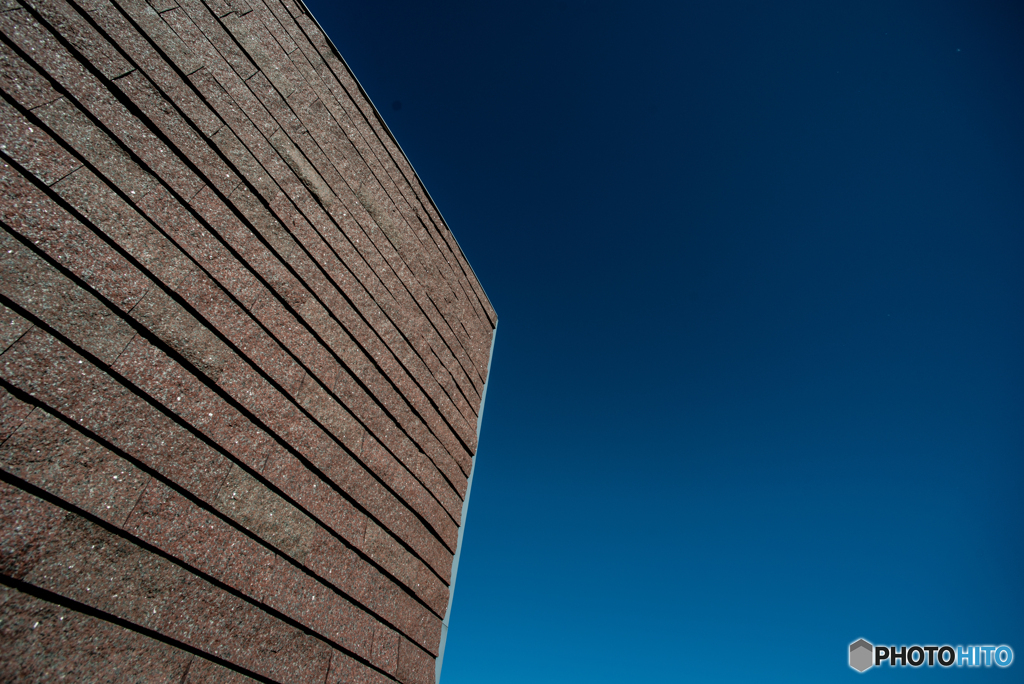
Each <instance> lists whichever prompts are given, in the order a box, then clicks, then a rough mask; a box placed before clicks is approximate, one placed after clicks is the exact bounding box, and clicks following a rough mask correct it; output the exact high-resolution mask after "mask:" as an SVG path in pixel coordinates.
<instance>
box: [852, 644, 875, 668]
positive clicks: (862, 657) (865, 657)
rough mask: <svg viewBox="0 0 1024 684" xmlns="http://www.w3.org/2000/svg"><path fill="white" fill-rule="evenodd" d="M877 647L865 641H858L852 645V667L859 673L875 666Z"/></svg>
mask: <svg viewBox="0 0 1024 684" xmlns="http://www.w3.org/2000/svg"><path fill="white" fill-rule="evenodd" d="M874 656H875V647H874V646H872V645H871V644H869V643H868V642H866V641H864V640H863V639H857V641H854V642H853V643H852V644H850V667H852V668H853V669H854V670H856V671H857V672H863V671H864V670H866V669H868V668H869V667H871V666H872V665H873V664H874V662H873V661H874V659H875V658H874Z"/></svg>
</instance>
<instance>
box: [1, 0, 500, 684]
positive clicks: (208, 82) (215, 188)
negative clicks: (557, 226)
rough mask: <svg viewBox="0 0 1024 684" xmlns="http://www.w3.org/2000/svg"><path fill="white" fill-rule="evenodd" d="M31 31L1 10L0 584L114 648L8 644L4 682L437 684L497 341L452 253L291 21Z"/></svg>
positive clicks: (156, 1) (243, 5)
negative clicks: (25, 591)
mask: <svg viewBox="0 0 1024 684" xmlns="http://www.w3.org/2000/svg"><path fill="white" fill-rule="evenodd" d="M31 3H32V5H31V6H32V7H33V10H32V11H31V12H26V11H25V10H24V9H20V6H19V5H18V4H17V3H13V4H12V3H8V4H6V5H4V6H3V8H2V9H4V10H6V11H4V12H0V33H3V35H4V37H5V41H6V42H3V43H0V67H2V69H0V71H2V74H0V89H3V90H4V91H5V93H6V94H7V95H6V96H7V97H8V101H7V103H6V104H4V103H3V102H0V127H2V128H3V129H4V130H5V131H6V134H5V136H4V139H5V141H6V143H5V145H6V146H5V147H4V149H3V150H0V152H2V153H3V154H4V155H6V156H7V159H8V160H9V161H10V163H9V164H4V163H3V162H2V161H0V211H2V213H3V218H4V224H5V228H3V229H2V230H0V243H2V244H0V248H2V249H0V257H2V258H0V269H2V273H0V275H2V277H0V290H2V291H3V293H4V295H5V296H6V297H8V298H9V299H10V300H11V301H13V302H14V304H12V306H14V307H15V308H16V309H17V311H13V310H10V309H6V308H0V317H2V320H0V323H2V326H0V354H2V358H0V378H2V379H3V380H4V382H5V383H7V384H6V385H5V386H8V385H9V386H13V388H14V389H12V390H11V391H12V392H14V393H15V394H14V395H12V394H11V393H9V392H6V391H0V410H2V415H3V418H4V420H3V421H2V426H0V467H2V468H3V469H4V470H5V471H6V472H7V473H8V475H7V477H9V478H13V481H15V482H20V483H23V484H21V485H19V486H15V487H11V486H9V485H5V486H4V488H0V502H3V503H2V504H0V510H2V511H3V515H4V516H5V520H4V522H5V523H6V524H5V527H4V529H5V530H6V531H5V532H2V533H0V550H2V554H0V558H3V563H4V564H5V565H4V567H5V568H10V572H12V573H15V575H16V576H18V577H23V578H25V579H26V580H27V581H29V582H31V583H34V584H36V586H39V587H41V588H42V589H43V590H45V591H52V592H55V593H56V595H57V596H58V597H60V598H59V600H60V601H68V600H72V601H81V602H82V603H85V604H86V605H88V606H91V607H92V608H94V609H96V610H99V611H105V612H106V613H109V614H111V615H113V616H116V617H117V618H118V619H121V620H126V621H128V624H130V625H134V627H133V628H132V629H128V630H125V629H124V628H122V627H117V628H116V629H115V628H113V627H111V626H110V623H108V622H104V621H103V620H99V621H95V620H96V619H95V618H89V619H88V620H86V621H85V622H81V619H82V617H83V616H78V617H79V620H80V622H78V623H75V624H76V625H77V624H86V623H88V624H89V627H88V630H87V631H85V632H82V631H74V630H72V631H66V630H51V629H49V627H48V626H47V627H44V626H39V627H38V629H37V630H32V634H33V635H46V636H45V639H46V640H47V643H46V644H41V643H39V642H33V643H29V642H30V641H31V638H29V640H28V641H26V637H25V636H24V634H23V633H24V632H25V630H24V625H23V623H18V624H19V625H22V626H21V627H19V629H21V630H22V632H20V633H19V634H21V636H17V643H18V644H20V645H19V646H18V650H16V653H17V654H19V655H18V656H17V662H18V663H21V664H24V663H29V665H28V666H27V667H28V669H27V670H17V672H19V673H21V672H26V673H31V674H27V675H25V677H22V675H21V674H19V675H18V676H19V677H22V678H26V677H28V678H31V677H35V676H36V674H35V673H36V672H42V673H46V676H54V677H56V676H60V675H66V676H67V677H78V678H79V679H90V680H93V679H104V678H107V677H109V675H108V674H107V673H108V672H113V673H118V676H121V675H123V677H122V678H129V679H141V680H147V681H149V680H152V681H162V678H163V677H165V675H166V676H168V677H173V678H174V680H175V681H181V682H189V681H193V682H201V681H209V682H218V681H224V682H228V681H231V682H234V681H243V680H246V679H248V678H247V676H246V675H247V673H249V674H253V675H258V676H260V677H264V678H269V679H272V680H275V681H316V682H323V681H328V682H336V681H364V682H376V681H394V680H395V679H397V680H398V681H402V682H417V683H418V682H428V681H431V680H432V678H433V671H434V662H433V661H434V657H435V656H436V655H437V653H438V648H439V640H440V633H441V624H440V621H441V616H442V615H443V614H444V611H445V609H446V607H447V604H448V597H449V588H448V586H447V582H448V581H449V580H450V576H451V563H452V559H453V554H452V552H453V551H454V550H455V544H456V542H457V538H458V528H457V521H459V520H460V519H461V513H462V497H463V496H464V495H465V490H466V486H467V475H468V473H469V472H470V468H471V467H472V454H473V453H474V452H475V450H476V438H477V436H476V426H477V414H478V411H479V407H480V399H481V393H482V390H483V384H484V381H485V374H486V366H487V361H488V355H489V353H490V341H491V338H492V336H493V329H494V325H495V323H496V320H497V319H496V316H495V315H494V311H493V308H492V307H491V306H490V303H489V302H488V301H487V299H486V295H484V293H483V290H482V288H481V287H480V285H479V282H478V281H477V280H476V277H475V275H474V274H473V273H472V270H471V269H470V268H469V266H468V263H467V262H466V260H465V257H464V255H463V254H462V253H461V250H459V248H458V246H457V244H456V243H455V242H454V238H453V237H452V236H451V232H450V231H449V230H448V228H447V226H446V225H445V224H444V222H443V220H442V219H441V217H440V214H439V213H438V212H437V210H436V208H435V207H434V206H433V203H432V202H431V201H430V199H429V196H428V195H426V191H425V190H424V189H423V187H422V184H421V183H420V180H419V178H418V177H416V175H415V173H414V172H413V171H412V167H411V166H410V165H409V163H408V161H407V160H406V159H405V157H404V155H402V154H401V152H400V150H399V149H398V147H397V144H396V143H395V141H394V140H393V139H392V138H391V136H390V134H389V133H388V132H387V131H386V130H385V128H384V127H383V124H382V122H381V120H380V118H379V116H378V115H377V113H376V112H375V111H374V109H373V107H372V105H371V104H370V103H369V101H368V100H367V99H366V98H365V96H364V94H363V93H362V91H361V89H360V88H359V87H358V84H356V82H355V80H354V78H353V76H352V75H351V73H349V71H348V69H347V67H346V66H345V65H344V64H343V63H342V62H341V60H340V59H339V58H338V56H337V54H336V53H335V51H334V49H333V46H331V45H330V43H329V41H328V40H327V39H326V37H325V36H324V35H323V33H322V32H321V31H320V29H319V27H318V26H316V24H315V22H313V21H312V19H311V17H310V16H309V14H308V12H307V11H306V10H305V8H304V7H303V6H301V5H299V4H296V3H295V2H294V0H208V1H206V2H203V1H201V0H152V1H151V2H146V1H145V0H113V1H112V0H31ZM34 13H35V14H34ZM8 42H9V43H10V44H12V45H13V46H15V47H14V48H13V49H12V48H11V47H10V46H9V45H8ZM50 79H53V82H55V83H56V84H58V86H59V88H58V89H63V91H62V92H65V93H66V95H65V97H60V96H59V94H58V92H57V90H55V89H54V87H53V86H52V85H51V81H50ZM30 110H31V111H30ZM40 122H41V125H40ZM22 174H24V175H22ZM18 311H20V312H24V313H25V315H26V316H29V317H31V318H32V320H39V321H40V326H41V329H40V328H35V329H34V328H32V326H31V324H30V322H29V321H28V320H26V319H25V318H23V317H22V316H21V315H19V313H18ZM50 329H52V330H54V331H57V333H59V336H60V338H61V339H62V340H66V341H67V344H65V343H64V342H61V341H59V340H58V339H55V338H53V337H51V336H50V335H49V334H48V333H47V332H46V330H50ZM69 345H70V346H69ZM79 350H82V351H85V352H88V354H86V355H85V356H83V355H81V354H80V353H79ZM21 393H25V394H24V395H23V394H21ZM15 395H16V396H21V397H24V396H25V395H28V397H29V398H28V400H27V401H21V400H19V399H18V398H16V396H15ZM33 407H35V408H33ZM107 447H109V448H107ZM147 469H152V470H147ZM153 471H155V472H156V473H159V477H155V478H154V477H150V475H149V474H147V473H150V472H153ZM115 476H116V478H117V479H115ZM19 487H26V488H28V489H30V490H32V491H37V490H36V489H33V488H34V487H39V488H41V489H42V490H43V491H45V492H47V494H46V495H45V496H46V497H52V499H49V498H48V499H46V501H51V500H52V501H54V502H55V503H59V504H60V505H59V506H54V505H52V504H50V503H45V502H44V501H42V500H40V499H38V498H36V497H34V496H32V495H29V494H27V493H26V492H19ZM11 502H14V503H11ZM60 506H66V507H67V508H69V509H74V510H84V511H87V512H88V515H95V516H98V519H101V520H105V521H107V522H108V523H110V524H112V525H114V527H112V528H103V527H102V526H97V525H94V524H92V523H90V522H87V521H86V520H84V519H82V518H80V517H78V516H77V515H74V514H71V513H69V512H68V511H67V510H64V509H61V508H60ZM91 519H96V518H91ZM47 521H49V522H47ZM118 525H123V527H122V528H121V530H122V531H121V532H112V531H109V530H116V526H118ZM123 535H127V536H123ZM136 542H138V543H136ZM140 544H141V546H140ZM153 548H155V549H157V550H159V553H156V554H155V553H152V552H151V551H150V550H147V549H153ZM160 554H168V557H163V556H161V555H160ZM203 577H209V578H210V579H211V581H212V583H211V582H207V581H206V580H205V579H203ZM225 587H227V588H229V589H225ZM232 592H238V593H232ZM6 600H7V599H5V598H3V597H0V611H2V610H3V607H2V605H3V602H4V601H6ZM19 600H20V599H19ZM33 600H35V599H33ZM15 603H16V601H15ZM11 605H12V606H13V605H15V604H14V603H12V604H11ZM19 605H20V604H19ZM17 610H18V611H21V612H17V611H15V613H11V614H12V615H14V614H17V615H21V614H22V613H25V611H24V610H22V609H21V608H18V609H17ZM33 610H35V609H33ZM60 610H61V611H63V610H65V609H60ZM72 613H73V611H72ZM72 613H69V614H68V615H67V617H68V618H69V620H70V618H71V617H72ZM6 614H7V613H5V615H6ZM26 614H27V613H26ZM40 614H41V613H40ZM279 616H284V619H279ZM17 619H21V618H17ZM89 621H95V622H89ZM10 624H15V622H11V623H10ZM67 624H69V625H70V624H72V623H71V622H70V621H69V622H68V623H67ZM47 625H49V623H47ZM2 629H4V627H3V625H0V630H2ZM76 629H77V628H76ZM133 629H151V630H154V631H155V633H156V634H157V635H160V638H163V639H167V640H170V642H171V643H180V644H181V645H182V646H183V647H185V648H188V649H194V650H196V651H198V652H200V653H203V654H205V655H206V656H208V657H209V658H222V659H223V660H224V661H226V662H228V663H230V664H231V667H232V668H234V669H226V668H224V667H221V666H220V665H217V664H215V663H214V662H213V661H211V660H208V659H206V658H204V657H197V656H194V655H192V654H189V655H184V654H183V652H181V651H179V650H178V649H176V648H175V647H174V646H170V645H167V644H165V643H163V642H159V641H153V644H154V645H148V644H149V641H152V640H150V639H149V637H143V636H141V635H140V634H139V633H138V632H135V631H133ZM48 630H49V631H48ZM111 630H113V631H111ZM62 634H67V635H69V636H66V637H65V636H61V635H62ZM30 637H31V635H30ZM97 639H102V640H103V645H102V647H98V646H96V647H92V651H91V655H88V654H89V647H88V646H87V645H88V644H96V643H98V642H97V641H96V640H97ZM147 640H149V641H147ZM51 642H52V643H51ZM53 644H56V645H55V646H54V647H53V648H50V646H51V645H53ZM335 647H340V648H341V649H343V650H337V648H335ZM47 649H49V650H47ZM144 649H146V650H148V651H149V652H150V653H151V654H152V656H151V657H152V658H153V666H152V668H150V671H144V670H140V669H139V668H140V667H141V663H142V662H143V660H142V659H141V656H140V654H141V653H143V650H144ZM62 651H63V652H66V653H67V658H66V663H67V664H68V665H67V666H66V667H64V665H62V664H60V663H58V659H59V658H60V653H61V652H62ZM5 653H6V652H5ZM352 655H354V656H355V657H356V658H358V659H359V660H356V659H353V658H352V657H350V656H352ZM10 662H14V661H11V660H9V659H8V660H5V655H0V668H3V667H7V665H8V663H10ZM367 662H368V663H370V665H369V666H367V665H366V664H365V663H367ZM19 667H21V665H19ZM62 667H63V669H61V668H62ZM104 667H105V668H106V669H103V668H104ZM8 671H9V670H3V669H0V673H3V674H6V673H7V672H8ZM140 673H143V674H140ZM39 676H44V675H39Z"/></svg>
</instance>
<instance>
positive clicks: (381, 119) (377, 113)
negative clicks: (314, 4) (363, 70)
mask: <svg viewBox="0 0 1024 684" xmlns="http://www.w3.org/2000/svg"><path fill="white" fill-rule="evenodd" d="M296 2H297V3H298V4H299V5H301V7H302V9H303V10H305V11H306V14H308V15H309V18H310V19H312V20H313V22H314V23H315V24H316V25H317V27H318V28H319V29H320V32H321V33H323V34H324V38H326V39H327V44H328V45H330V46H331V49H332V50H334V55H335V56H336V57H337V58H338V59H340V60H341V63H342V64H344V65H345V68H346V69H348V73H349V74H350V75H351V76H352V80H353V81H355V82H356V85H357V86H358V87H359V93H360V94H361V95H362V96H363V97H364V98H366V101H367V102H369V103H370V107H371V108H372V109H373V113H374V115H375V116H376V117H377V121H379V122H380V125H381V126H383V127H384V130H385V131H386V132H387V134H388V137H389V138H391V141H392V142H393V143H395V147H397V148H398V151H399V152H401V153H402V156H403V157H405V161H406V162H408V163H409V168H410V169H412V172H413V175H415V176H416V180H417V181H419V183H420V187H421V188H423V192H425V193H426V194H427V199H428V200H430V203H431V204H432V205H433V207H434V211H436V212H437V215H438V216H440V217H441V220H442V221H444V226H445V228H447V229H448V232H449V233H451V235H452V239H453V240H455V244H456V245H458V247H459V251H460V252H462V256H463V259H464V260H465V262H466V265H467V266H469V270H470V271H471V272H472V273H473V277H474V278H476V282H477V284H479V285H480V291H481V292H483V294H484V297H486V298H487V303H488V304H490V305H491V309H493V310H494V312H495V314H494V315H495V319H497V315H498V314H497V311H498V310H497V309H496V308H495V307H494V302H492V301H491V296H490V295H489V294H487V288H485V287H484V283H483V281H482V280H480V276H478V275H477V274H476V269H475V268H473V264H472V263H470V261H469V257H468V256H466V250H464V249H463V248H462V244H461V243H460V242H459V238H458V237H457V236H456V235H455V231H454V230H452V227H451V225H449V223H448V219H446V218H445V217H444V214H443V213H442V212H441V208H440V207H439V206H437V202H435V201H434V197H433V196H432V195H431V194H430V190H428V189H427V184H426V183H424V182H423V178H421V177H420V173H419V171H417V170H416V166H415V164H413V163H412V159H410V158H409V155H407V154H406V153H405V150H404V149H402V143H400V142H398V138H396V137H395V134H394V133H392V132H391V128H390V127H389V126H388V122H387V121H385V120H384V117H383V116H381V113H380V109H378V107H377V105H375V104H374V103H373V100H372V99H371V98H370V94H369V93H367V92H366V88H364V87H363V84H362V82H361V81H360V80H359V77H358V76H356V72H355V71H353V70H352V67H350V66H349V65H348V62H347V61H345V57H344V55H342V54H341V50H339V49H338V46H337V45H335V44H334V41H333V40H332V39H331V34H329V33H328V32H327V30H326V29H324V27H323V25H322V24H321V23H320V20H319V19H317V18H316V15H315V14H313V12H312V10H310V9H309V6H308V5H306V3H305V1H304V0H296ZM494 328H495V330H497V328H498V323H497V320H495V323H494ZM491 351H494V347H493V345H492V346H491ZM487 363H488V366H487V370H488V372H490V361H488V362H487ZM486 384H487V381H486V380H484V385H485V386H486ZM478 437H479V435H478Z"/></svg>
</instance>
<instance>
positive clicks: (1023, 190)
mask: <svg viewBox="0 0 1024 684" xmlns="http://www.w3.org/2000/svg"><path fill="white" fill-rule="evenodd" d="M309 4H310V7H311V9H312V10H313V12H314V14H315V15H316V16H317V18H318V19H319V20H320V22H321V23H322V24H323V26H324V28H325V29H326V30H327V32H328V33H329V35H330V36H331V37H332V39H333V40H334V41H335V43H336V44H337V46H338V48H339V49H340V50H341V52H342V54H343V55H344V56H345V58H346V59H347V61H348V63H349V64H350V65H351V67H352V68H353V70H354V71H355V73H356V75H357V76H358V77H359V79H360V80H361V82H362V84H363V86H364V87H365V88H366V90H367V92H368V93H369V95H370V97H371V98H372V99H373V100H374V102H375V103H376V104H377V106H378V108H379V109H380V110H381V113H382V115H383V116H384V118H385V120H386V121H387V123H388V124H389V126H390V127H391V129H392V130H393V131H394V133H395V135H396V137H397V138H398V140H399V142H400V143H401V144H402V146H403V148H404V149H405V151H406V153H407V154H408V155H409V157H410V159H411V160H412V162H413V164H414V165H415V167H416V169H417V170H418V172H419V173H420V175H421V177H422V178H423V181H424V182H425V184H426V186H427V188H428V189H429V190H430V192H431V193H432V195H433V197H434V199H435V200H436V202H437V204H438V206H439V207H440V209H441V211H442V212H443V213H444V215H445V217H446V219H447V220H448V222H449V224H450V226H451V228H452V230H453V231H454V232H455V235H456V236H457V237H458V239H459V241H460V243H461V244H462V247H463V249H464V250H465V252H466V254H467V256H468V258H469V260H470V262H471V263H472V264H473V266H474V268H475V269H476V272H477V273H478V275H479V277H480V280H481V281H482V283H483V285H484V287H485V288H486V290H487V292H488V294H489V295H490V297H491V300H492V302H493V303H494V306H495V308H496V309H497V311H498V315H499V317H500V325H499V330H498V339H497V345H496V348H495V357H494V365H493V368H492V375H491V378H490V385H489V389H488V397H487V410H486V413H485V416H484V423H483V433H482V438H481V446H480V452H479V461H478V463H477V470H476V474H475V479H474V483H473V496H472V500H471V505H470V514H469V522H468V525H467V528H466V535H465V541H464V547H463V552H462V560H461V565H460V568H459V576H458V585H457V591H456V594H455V603H454V608H453V615H452V628H451V631H450V633H449V640H448V648H447V651H446V656H445V665H444V676H443V679H442V681H443V684H461V683H470V682H472V683H479V682H495V683H506V682H508V683H516V684H521V683H522V682H558V683H563V682H588V683H589V682H616V683H620V682H632V681H638V682H639V681H645V682H646V681H665V682H690V681H692V682H822V681H838V680H850V681H853V680H855V679H856V678H857V677H872V678H878V677H881V678H883V679H886V680H891V679H898V678H901V677H902V678H904V679H907V678H909V679H911V680H914V681H917V680H921V679H922V678H935V679H942V680H943V681H946V680H956V681H961V680H972V681H982V680H984V681H990V680H991V681H1004V682H1009V681H1021V677H1022V675H1021V673H1022V671H1024V580H1022V578H1024V495H1022V487H1024V125H1022V122H1024V40H1022V38H1021V36H1022V35H1024V8H1022V7H1021V5H1020V4H1019V3H1016V4H1014V3H1009V2H1008V3H1002V4H1000V3H990V2H980V1H978V0H972V1H965V2H960V3H949V2H938V1H937V0H933V1H929V2H917V3H911V2H896V1H894V0H887V1H885V2H871V1H865V0H859V1H858V2H846V3H821V2H806V3H741V2H710V3H709V2H701V3H657V4H655V3H637V2H632V3H619V4H617V5H609V4H598V3H586V4H583V3H579V2H550V3H544V4H537V3H530V2H517V3H506V4H496V3H464V4H463V3H457V2H447V3H398V2H372V3H369V2H360V3H354V2H353V3H347V2H343V3H337V4H335V3H328V2H326V0H312V1H310V3H309ZM399 103H400V104H399ZM859 637H864V638H866V639H868V640H869V641H872V642H874V643H879V644H889V643H892V644H914V643H921V644H944V643H951V644H1004V643H1005V644H1009V645H1010V646H1012V647H1014V649H1015V651H1016V653H1017V659H1018V662H1015V663H1014V665H1012V666H1011V667H1010V668H1009V669H1007V670H996V669H990V670H967V669H964V670H956V671H941V672H940V671H934V670H928V669H927V668H922V670H917V671H912V672H911V671H886V670H883V671H877V670H875V671H869V672H867V673H865V674H864V675H858V674H857V673H855V672H854V671H852V670H851V669H849V667H848V666H847V664H846V658H847V646H848V644H849V643H850V642H851V641H854V640H855V639H857V638H859Z"/></svg>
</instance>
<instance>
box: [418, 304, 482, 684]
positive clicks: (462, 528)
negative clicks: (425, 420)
mask: <svg viewBox="0 0 1024 684" xmlns="http://www.w3.org/2000/svg"><path fill="white" fill-rule="evenodd" d="M496 339H498V324H497V323H495V324H494V332H493V333H491V351H490V354H489V355H488V357H487V379H486V380H484V390H483V393H482V395H481V397H480V412H479V413H478V414H477V416H476V444H477V447H476V454H475V455H474V456H473V464H472V465H471V466H470V468H469V480H468V481H467V484H466V499H465V500H464V501H463V502H462V520H460V521H459V537H458V539H457V540H456V542H455V557H454V558H453V559H452V583H451V584H450V585H448V608H447V609H446V610H445V611H444V620H442V621H441V645H440V646H438V649H437V659H436V660H435V661H434V684H440V681H441V666H442V665H443V664H444V647H445V643H446V642H447V641H448V623H449V621H450V620H451V616H452V603H453V602H454V600H455V579H456V577H458V574H459V557H460V556H461V555H462V535H463V534H465V532H466V516H467V514H468V513H469V495H470V494H471V493H472V491H473V475H475V474H476V462H477V459H478V458H479V456H480V428H481V426H482V425H483V421H484V405H485V404H486V403H487V387H488V386H489V385H490V384H491V361H493V360H494V341H495V340H496Z"/></svg>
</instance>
